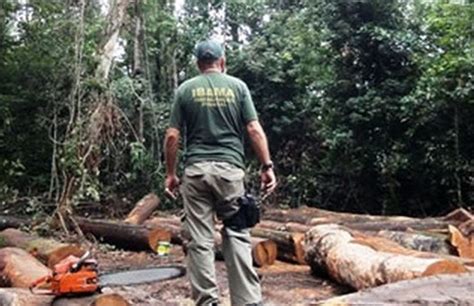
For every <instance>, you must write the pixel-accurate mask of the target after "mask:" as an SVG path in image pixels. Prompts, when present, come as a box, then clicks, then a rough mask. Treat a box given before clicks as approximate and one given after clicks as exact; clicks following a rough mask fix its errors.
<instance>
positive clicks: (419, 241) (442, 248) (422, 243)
mask: <svg viewBox="0 0 474 306" xmlns="http://www.w3.org/2000/svg"><path fill="white" fill-rule="evenodd" d="M376 235H377V236H379V237H384V238H387V239H390V240H391V241H394V242H396V243H398V244H400V245H401V246H403V247H405V248H407V249H411V250H416V251H421V252H431V253H436V254H443V255H456V250H455V249H454V248H453V246H452V245H451V244H450V243H449V242H448V240H447V238H448V237H447V236H445V235H426V234H424V233H410V232H401V231H379V232H378V233H376Z"/></svg>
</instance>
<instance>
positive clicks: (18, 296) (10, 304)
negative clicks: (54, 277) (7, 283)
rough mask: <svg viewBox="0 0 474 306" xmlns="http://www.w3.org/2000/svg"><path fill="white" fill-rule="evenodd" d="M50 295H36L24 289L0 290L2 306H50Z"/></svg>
mask: <svg viewBox="0 0 474 306" xmlns="http://www.w3.org/2000/svg"><path fill="white" fill-rule="evenodd" d="M53 300H54V296H52V295H38V294H34V293H31V291H30V290H28V289H24V288H0V305H2V306H50V305H51V303H52V302H53Z"/></svg>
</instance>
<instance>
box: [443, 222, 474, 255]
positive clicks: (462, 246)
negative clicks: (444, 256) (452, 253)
mask: <svg viewBox="0 0 474 306" xmlns="http://www.w3.org/2000/svg"><path fill="white" fill-rule="evenodd" d="M449 233H450V237H449V240H450V242H451V244H452V245H453V246H454V247H455V248H456V250H457V252H458V254H459V256H460V257H464V258H473V259H474V234H473V235H465V234H463V233H462V232H461V231H460V230H459V229H458V228H456V227H455V226H452V225H450V226H449Z"/></svg>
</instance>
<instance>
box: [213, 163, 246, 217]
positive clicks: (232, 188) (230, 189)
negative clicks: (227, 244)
mask: <svg viewBox="0 0 474 306" xmlns="http://www.w3.org/2000/svg"><path fill="white" fill-rule="evenodd" d="M244 177H245V172H244V171H243V170H242V169H240V168H237V167H232V168H229V169H228V170H227V169H226V171H225V172H221V173H220V174H219V182H218V186H217V188H216V189H217V190H218V193H219V201H218V203H217V207H216V212H217V217H218V218H219V219H221V220H225V219H227V218H229V217H231V216H233V215H234V214H235V213H236V212H237V211H238V210H239V207H240V205H239V203H238V201H237V200H238V198H239V197H241V196H242V195H243V194H244V193H245V189H244Z"/></svg>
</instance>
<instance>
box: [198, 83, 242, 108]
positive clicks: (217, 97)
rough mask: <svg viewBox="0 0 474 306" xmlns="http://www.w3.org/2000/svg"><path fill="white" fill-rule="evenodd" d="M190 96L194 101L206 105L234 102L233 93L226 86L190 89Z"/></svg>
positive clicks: (213, 105) (221, 104)
mask: <svg viewBox="0 0 474 306" xmlns="http://www.w3.org/2000/svg"><path fill="white" fill-rule="evenodd" d="M192 97H193V99H194V101H195V102H197V103H199V104H201V105H204V106H207V107H218V106H225V105H227V104H230V103H235V93H234V91H233V90H232V89H230V88H227V87H217V88H204V87H198V88H195V89H193V90H192Z"/></svg>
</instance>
